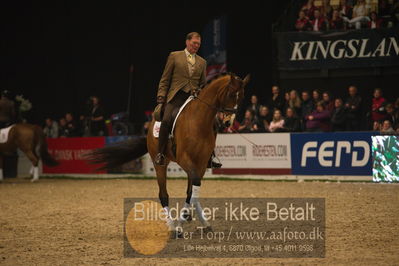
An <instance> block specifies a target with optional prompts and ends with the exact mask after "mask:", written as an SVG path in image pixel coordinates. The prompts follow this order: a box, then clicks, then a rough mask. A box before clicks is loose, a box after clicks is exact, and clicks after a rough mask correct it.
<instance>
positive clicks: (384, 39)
mask: <svg viewBox="0 0 399 266" xmlns="http://www.w3.org/2000/svg"><path fill="white" fill-rule="evenodd" d="M277 42H278V45H277V49H278V60H279V68H280V69H293V70H295V69H312V68H313V69H320V68H345V67H377V66H392V65H399V29H398V28H396V29H381V30H353V31H348V32H332V33H331V32H330V33H326V34H324V33H317V32H288V33H279V34H277Z"/></svg>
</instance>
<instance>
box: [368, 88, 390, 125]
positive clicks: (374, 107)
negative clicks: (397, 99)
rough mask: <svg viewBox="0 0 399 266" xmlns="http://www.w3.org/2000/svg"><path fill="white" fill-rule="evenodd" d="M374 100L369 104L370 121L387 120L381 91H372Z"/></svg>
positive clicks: (378, 89)
mask: <svg viewBox="0 0 399 266" xmlns="http://www.w3.org/2000/svg"><path fill="white" fill-rule="evenodd" d="M373 96H374V98H373V100H372V104H371V121H373V122H374V121H379V122H382V121H384V120H385V119H386V118H387V112H386V110H385V105H386V103H387V102H386V100H385V98H384V97H382V90H381V89H380V88H377V89H375V90H374V95H373Z"/></svg>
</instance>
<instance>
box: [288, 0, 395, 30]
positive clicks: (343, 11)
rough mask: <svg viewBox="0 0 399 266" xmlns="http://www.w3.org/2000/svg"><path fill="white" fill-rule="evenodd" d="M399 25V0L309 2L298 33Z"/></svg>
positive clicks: (301, 13)
mask: <svg viewBox="0 0 399 266" xmlns="http://www.w3.org/2000/svg"><path fill="white" fill-rule="evenodd" d="M398 24H399V0H378V1H371V0H353V1H349V0H322V1H320V0H319V1H315V0H307V1H306V2H305V3H304V5H303V6H302V8H300V10H299V12H298V18H297V20H296V22H295V29H296V30H298V31H326V30H346V29H361V28H370V29H375V28H390V27H393V26H395V25H398Z"/></svg>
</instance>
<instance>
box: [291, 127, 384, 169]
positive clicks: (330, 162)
mask: <svg viewBox="0 0 399 266" xmlns="http://www.w3.org/2000/svg"><path fill="white" fill-rule="evenodd" d="M373 135H376V132H348V133H323V134H317V133H297V134H295V133H294V134H291V159H292V174H293V175H370V176H371V174H372V156H371V136H373Z"/></svg>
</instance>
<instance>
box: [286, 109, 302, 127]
mask: <svg viewBox="0 0 399 266" xmlns="http://www.w3.org/2000/svg"><path fill="white" fill-rule="evenodd" d="M284 131H287V132H299V131H301V121H300V119H299V117H298V116H297V115H296V114H295V110H294V109H293V108H291V107H288V108H287V110H286V111H285V119H284Z"/></svg>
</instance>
